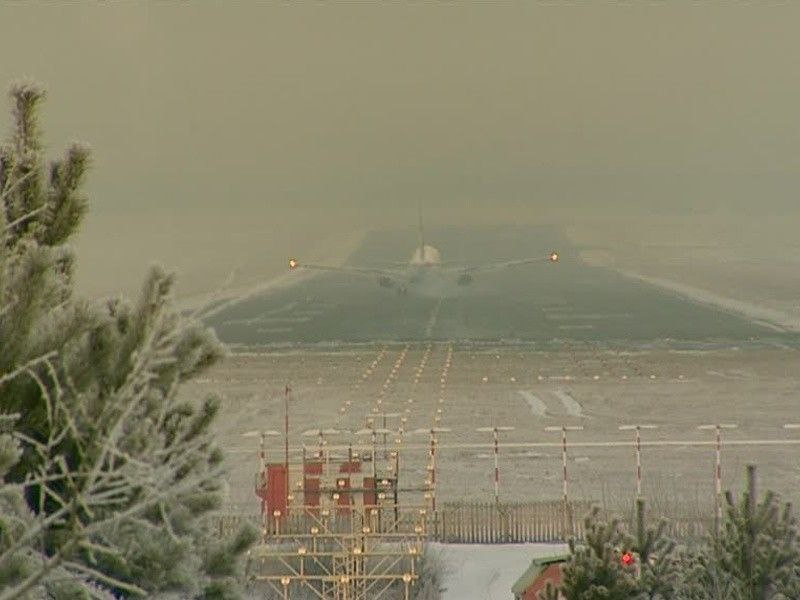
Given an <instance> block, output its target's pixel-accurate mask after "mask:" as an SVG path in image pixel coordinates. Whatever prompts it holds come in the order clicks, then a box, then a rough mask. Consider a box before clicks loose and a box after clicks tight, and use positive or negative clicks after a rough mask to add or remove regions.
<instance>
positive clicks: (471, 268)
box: [444, 250, 559, 273]
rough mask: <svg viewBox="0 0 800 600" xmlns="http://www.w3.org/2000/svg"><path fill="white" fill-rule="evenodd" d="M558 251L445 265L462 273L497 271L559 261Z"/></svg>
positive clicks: (450, 269) (446, 268)
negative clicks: (496, 260) (492, 261)
mask: <svg viewBox="0 0 800 600" xmlns="http://www.w3.org/2000/svg"><path fill="white" fill-rule="evenodd" d="M558 259H559V256H558V252H556V251H555V250H553V251H552V252H550V253H549V254H548V255H547V256H538V257H535V258H521V259H518V260H507V261H503V262H496V263H488V264H484V265H461V266H452V267H450V266H448V267H444V269H445V270H448V271H458V272H460V273H476V272H479V271H497V270H500V269H507V268H510V267H519V266H522V265H530V264H534V263H543V262H558Z"/></svg>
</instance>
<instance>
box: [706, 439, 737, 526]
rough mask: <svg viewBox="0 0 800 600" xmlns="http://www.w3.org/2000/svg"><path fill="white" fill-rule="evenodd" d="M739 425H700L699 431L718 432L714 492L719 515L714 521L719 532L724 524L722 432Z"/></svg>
mask: <svg viewBox="0 0 800 600" xmlns="http://www.w3.org/2000/svg"><path fill="white" fill-rule="evenodd" d="M736 427H737V425H735V424H733V423H726V424H721V423H717V424H716V425H700V426H699V427H698V429H704V430H708V429H713V430H715V431H716V444H715V449H716V464H715V468H714V490H715V492H716V503H717V514H716V518H715V520H714V528H715V530H716V531H717V532H719V526H720V523H721V522H722V430H723V429H736Z"/></svg>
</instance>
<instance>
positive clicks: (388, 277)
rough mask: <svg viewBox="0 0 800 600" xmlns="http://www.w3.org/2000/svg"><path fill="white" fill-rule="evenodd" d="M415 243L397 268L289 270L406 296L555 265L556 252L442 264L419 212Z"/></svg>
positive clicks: (292, 263)
mask: <svg viewBox="0 0 800 600" xmlns="http://www.w3.org/2000/svg"><path fill="white" fill-rule="evenodd" d="M418 215H419V229H418V235H419V239H418V243H417V247H416V249H415V250H414V253H413V254H412V255H411V258H410V259H409V261H408V262H407V263H398V264H397V265H396V266H392V267H386V268H377V267H349V266H342V267H334V266H331V265H319V264H302V263H301V262H300V261H299V260H298V259H297V258H290V259H289V269H290V270H291V271H294V270H297V269H309V270H317V271H332V272H336V273H345V274H351V275H365V276H370V277H375V278H376V279H377V282H378V285H379V286H381V287H384V288H390V289H391V288H394V289H395V290H396V291H397V293H398V294H401V295H404V294H406V293H408V288H409V287H411V286H415V285H417V286H422V285H424V284H425V283H430V282H431V280H432V279H433V280H436V281H437V282H439V283H441V282H444V281H447V280H448V279H451V278H454V279H455V282H456V284H457V285H459V286H467V285H470V284H471V283H472V282H473V274H474V273H477V272H481V271H493V270H499V269H506V268H510V267H518V266H521V265H528V264H532V263H540V262H551V263H555V262H558V258H559V256H558V252H557V251H555V250H552V251H551V252H550V253H549V254H547V255H546V256H544V257H535V258H522V259H518V260H510V261H504V262H495V263H488V264H482V265H463V264H458V265H454V264H449V263H443V262H442V255H441V252H439V250H438V249H437V248H434V247H433V246H430V245H428V244H427V243H426V241H425V229H424V228H423V224H422V209H421V208H420V210H419V212H418Z"/></svg>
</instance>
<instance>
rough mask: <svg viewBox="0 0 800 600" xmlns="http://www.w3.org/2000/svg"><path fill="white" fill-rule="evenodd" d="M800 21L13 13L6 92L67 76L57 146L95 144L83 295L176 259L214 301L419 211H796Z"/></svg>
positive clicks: (1, 39)
mask: <svg viewBox="0 0 800 600" xmlns="http://www.w3.org/2000/svg"><path fill="white" fill-rule="evenodd" d="M799 28H800V4H798V3H789V2H786V3H783V2H778V3H772V4H770V3H767V2H764V3H746V2H733V1H726V2H723V1H720V2H713V1H711V0H708V1H705V2H702V1H691V2H688V1H686V2H683V1H681V2H666V1H664V2H658V1H652V2H648V1H645V0H637V1H633V0H631V1H629V2H595V3H591V2H567V1H564V2H555V1H554V2H534V1H529V2H502V3H500V2H498V3H489V2H486V3H479V4H478V3H476V4H466V3H455V2H441V3H428V2H398V3H366V2H364V3H361V2H358V3H356V2H353V3H348V4H333V3H319V2H313V3H311V2H307V3H288V2H262V3H254V2H250V3H244V2H216V3H213V2H200V1H196V2H181V3H177V2H173V3H169V2H164V3H144V2H142V3H134V2H128V3H109V2H104V3H89V2H84V3H69V4H68V3H61V4H55V3H51V4H50V5H45V4H36V5H27V4H23V3H17V2H5V3H3V4H2V5H0V56H2V60H0V84H2V85H3V86H6V85H7V84H8V82H10V81H11V80H12V79H14V78H16V77H19V76H23V75H27V76H32V77H34V78H35V79H37V80H39V81H41V82H43V83H44V84H45V85H46V87H47V89H48V91H49V97H48V101H47V104H46V107H45V110H44V112H43V117H44V121H43V125H44V129H45V132H46V136H47V138H46V139H47V143H48V145H49V148H50V151H51V153H55V152H57V151H59V150H60V149H61V148H63V147H64V145H65V144H66V143H67V142H68V141H69V140H71V139H76V138H77V139H81V140H85V141H87V142H89V143H90V144H91V145H92V146H93V148H94V153H95V154H94V156H95V159H94V167H93V169H92V172H91V176H90V179H89V185H88V190H89V193H90V195H91V211H92V212H91V214H90V216H89V218H88V219H87V222H86V225H85V227H84V231H83V233H82V235H81V237H80V239H79V240H78V243H77V246H78V250H79V253H80V261H81V262H80V267H79V280H80V283H81V286H82V288H83V289H85V290H86V291H88V292H89V293H99V292H107V291H111V290H113V289H130V286H131V285H135V283H136V282H137V281H139V280H140V279H141V276H142V274H143V272H144V268H145V266H146V264H147V262H148V261H150V260H153V259H159V260H161V261H163V262H164V263H166V264H167V265H168V266H173V267H176V268H178V269H179V271H180V272H181V273H182V274H183V276H184V285H185V290H186V291H195V290H197V289H200V288H202V287H204V285H206V284H208V285H214V282H215V281H216V279H214V278H221V277H223V276H224V272H225V271H226V270H228V269H230V268H231V267H233V266H239V267H241V268H242V269H243V272H247V273H250V274H251V275H257V276H268V275H271V274H274V273H277V272H280V271H281V270H282V269H283V268H284V260H285V257H286V256H288V255H289V254H302V253H304V252H307V249H309V248H310V250H309V252H312V253H314V254H315V257H316V258H319V257H320V256H321V255H322V254H321V253H322V252H323V251H324V249H325V244H326V242H325V240H326V238H327V236H328V235H330V234H333V233H336V234H338V235H340V236H341V235H347V234H349V232H351V231H354V230H357V229H361V228H364V227H385V226H387V225H392V224H400V225H406V224H409V225H411V224H413V221H414V218H415V210H416V202H417V200H418V199H421V200H422V201H423V204H424V206H425V210H426V212H427V214H428V215H429V219H430V220H431V221H434V222H440V223H442V222H448V221H452V222H457V223H459V224H461V223H465V222H474V221H478V220H488V221H497V222H508V221H512V220H514V221H531V222H536V221H541V220H547V219H552V218H558V219H563V220H567V221H570V220H575V221H580V220H582V219H586V218H588V217H589V216H592V215H604V214H611V215H615V214H631V213H632V214H641V215H683V214H691V213H697V214H708V213H711V214H715V213H720V212H727V211H729V210H730V211H733V212H735V213H748V214H751V215H756V216H757V215H759V214H760V213H763V212H776V211H777V212H781V213H786V212H787V211H791V212H794V211H795V210H796V209H795V205H796V204H797V202H798V189H799V188H800V186H798V184H799V183H800V177H798V173H800V118H798V111H799V110H800V109H799V108H798V107H800V69H798V59H800V36H798V35H797V32H798V29H799ZM3 122H4V124H5V127H7V123H8V119H7V118H5V119H4V121H3ZM795 214H796V213H795ZM791 218H795V219H796V218H797V217H796V216H792V217H791ZM799 223H800V221H799ZM410 243H413V238H412V239H411V240H410ZM209 278H210V279H213V280H214V281H210V279H209Z"/></svg>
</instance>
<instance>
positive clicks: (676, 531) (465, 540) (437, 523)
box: [214, 500, 714, 544]
mask: <svg viewBox="0 0 800 600" xmlns="http://www.w3.org/2000/svg"><path fill="white" fill-rule="evenodd" d="M592 505H593V503H592V502H589V501H585V500H580V501H573V502H570V503H569V507H568V512H567V514H566V515H565V510H564V503H563V502H562V501H551V502H515V503H507V502H503V503H499V504H498V503H494V502H489V503H480V502H446V503H444V504H443V505H442V506H441V507H440V508H439V510H438V511H437V513H436V515H433V514H431V513H430V512H429V513H428V514H427V515H425V516H423V517H418V516H414V515H415V514H416V512H417V511H416V510H415V509H414V510H412V509H410V508H409V509H402V510H400V511H399V515H397V513H393V511H386V515H385V517H384V518H382V519H379V520H375V519H372V520H370V522H369V523H362V522H360V521H359V522H358V523H355V522H353V523H351V521H350V519H351V518H355V517H356V516H355V515H354V516H353V517H350V516H341V515H340V516H338V517H336V516H332V517H331V518H330V519H327V520H324V528H325V529H326V530H328V531H330V532H331V533H333V532H340V533H345V532H348V531H351V530H353V528H354V527H355V528H356V529H360V528H361V526H362V525H364V524H368V525H370V526H371V527H372V532H373V533H374V534H381V533H393V532H395V533H396V532H405V533H411V532H412V531H413V529H414V526H415V525H417V524H420V523H421V524H422V525H423V526H424V537H426V538H427V539H429V540H431V541H440V542H446V543H454V544H503V543H525V542H559V541H565V540H566V539H568V538H569V537H575V538H576V539H578V540H582V539H583V538H584V535H585V526H584V519H585V517H586V515H587V514H589V512H590V511H591V507H592ZM393 514H394V515H395V516H394V518H392V515H393ZM601 516H602V517H603V518H605V519H610V518H611V516H612V515H611V514H610V513H609V514H606V513H605V512H603V514H602V515H601ZM657 520H658V516H657V515H652V516H650V517H649V518H648V521H649V522H650V523H651V524H652V525H655V524H656V522H657ZM273 521H274V520H273V519H269V522H268V523H266V525H267V527H268V532H269V534H270V535H271V534H273V533H275V531H276V530H275V523H274V522H273ZM245 522H249V523H252V524H254V525H256V526H258V527H259V528H262V527H264V526H265V523H264V521H263V520H262V517H260V516H259V515H258V514H252V513H247V514H244V513H242V514H219V515H216V516H215V517H214V526H215V528H216V529H217V530H218V531H219V534H220V535H226V534H228V533H231V532H233V531H235V530H236V529H237V528H238V527H240V526H241V525H242V524H244V523H245ZM713 524H714V523H713V519H704V518H693V517H692V518H671V519H668V522H667V527H666V533H667V534H668V535H670V536H672V537H674V538H678V539H685V538H695V537H699V536H702V535H704V534H705V533H707V532H710V531H712V530H713ZM319 525H320V517H319V515H310V514H304V513H303V512H297V513H295V514H291V515H289V516H288V517H284V518H282V519H281V522H280V525H279V527H280V529H279V532H280V533H284V534H292V533H307V532H308V531H309V530H310V529H311V527H314V526H319ZM620 526H621V528H622V529H623V530H625V529H629V523H628V522H627V521H626V520H625V519H623V520H622V521H621V522H620Z"/></svg>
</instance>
